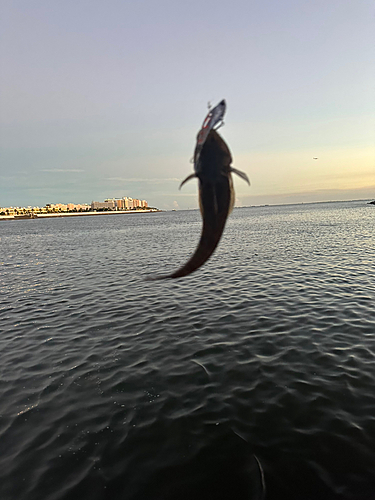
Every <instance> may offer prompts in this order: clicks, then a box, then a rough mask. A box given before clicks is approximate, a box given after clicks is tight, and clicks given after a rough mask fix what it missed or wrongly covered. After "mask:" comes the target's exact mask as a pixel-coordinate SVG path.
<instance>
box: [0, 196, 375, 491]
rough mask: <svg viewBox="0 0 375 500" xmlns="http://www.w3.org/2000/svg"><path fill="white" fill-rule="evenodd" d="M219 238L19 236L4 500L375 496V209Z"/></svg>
mask: <svg viewBox="0 0 375 500" xmlns="http://www.w3.org/2000/svg"><path fill="white" fill-rule="evenodd" d="M200 227H201V222H200V215H199V212H198V211H185V212H183V211H182V212H169V213H154V214H126V215H110V216H109V215H103V216H97V217H77V218H61V219H46V220H38V219H36V220H24V221H4V222H1V223H0V238H1V240H0V247H1V254H0V273H1V275H0V286H1V303H0V345H1V349H0V370H1V378H0V470H1V480H0V498H1V500H34V499H35V500H41V499H42V500H52V499H56V500H57V499H64V500H70V499H72V500H75V499H84V500H85V499H90V500H101V499H106V500H107V499H108V500H109V499H111V500H118V499H125V500H148V499H150V500H165V499H185V498H186V499H187V498H189V499H192V498H195V499H206V500H208V499H213V498H215V499H220V498H226V499H230V498H235V499H242V498H243V499H245V498H246V499H248V498H261V493H260V492H261V484H262V477H261V470H263V473H264V482H265V485H266V499H267V500H274V499H280V498H288V499H290V500H305V499H306V500H310V499H311V500H313V499H314V500H315V499H327V500H328V499H329V500H331V499H351V500H371V499H375V313H374V306H375V293H374V286H375V270H374V269H375V266H374V264H375V207H374V206H371V205H367V204H366V202H345V203H326V204H310V205H294V206H292V205H289V206H278V207H272V206H270V207H257V208H243V209H236V210H234V212H233V214H232V215H231V217H230V220H229V222H228V225H227V228H226V230H225V233H224V236H223V239H222V241H221V243H220V245H219V248H218V250H217V252H216V253H215V255H214V256H213V257H212V258H211V260H210V261H209V262H208V263H207V264H206V265H205V266H204V267H203V268H202V269H200V270H198V271H197V272H196V273H194V274H193V275H191V276H190V277H186V278H182V279H179V280H172V281H171V280H166V281H156V282H147V281H144V279H143V278H144V277H145V276H147V275H148V274H153V273H160V272H162V273H165V272H170V271H172V270H175V269H176V268H177V267H178V266H179V265H180V264H182V263H183V262H184V261H185V260H186V259H187V257H188V256H189V255H190V253H191V252H192V251H193V249H194V248H195V245H196V243H197V241H198V238H199V233H200ZM255 457H256V458H255Z"/></svg>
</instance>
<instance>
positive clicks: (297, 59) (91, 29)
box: [0, 0, 375, 209]
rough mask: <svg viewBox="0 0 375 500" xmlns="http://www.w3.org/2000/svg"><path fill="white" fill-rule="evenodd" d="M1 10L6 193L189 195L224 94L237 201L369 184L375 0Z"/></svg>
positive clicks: (9, 4) (17, 200) (364, 188)
mask: <svg viewBox="0 0 375 500" xmlns="http://www.w3.org/2000/svg"><path fill="white" fill-rule="evenodd" d="M0 19H1V20H0V147H1V156H0V206H3V207H7V206H28V205H32V206H35V205H39V206H44V205H45V204H46V203H69V202H71V203H91V201H93V200H95V201H103V200H104V199H105V198H113V197H115V198H121V197H123V196H130V197H133V198H140V199H145V200H147V201H148V202H149V204H150V205H151V206H155V207H158V208H161V209H172V208H176V209H188V208H190V209H193V208H197V206H198V199H197V182H196V181H195V180H193V181H190V182H189V183H188V184H186V185H184V186H183V188H182V189H181V190H179V189H178V187H179V184H180V182H181V180H183V179H184V178H185V177H186V176H187V175H189V174H190V173H191V172H192V170H193V165H192V164H191V162H190V160H191V158H192V155H193V151H194V146H195V138H196V134H197V132H198V131H199V129H200V127H201V125H202V122H203V119H204V117H205V115H206V113H207V104H208V102H211V104H212V105H216V104H217V103H218V102H219V101H220V100H221V99H223V98H225V99H226V102H227V113H226V117H225V125H224V127H223V128H221V129H220V134H221V135H222V137H223V138H224V140H225V141H226V142H227V144H228V146H229V148H230V150H231V152H232V156H233V166H234V167H236V168H237V169H240V170H243V171H245V172H246V173H247V175H248V176H249V178H250V181H251V186H250V187H249V186H248V185H247V184H246V183H244V182H243V181H242V180H241V179H239V178H236V179H235V180H234V182H235V191H236V205H237V206H247V205H261V204H279V203H300V202H310V201H314V202H315V201H328V200H348V199H368V198H372V199H374V198H375V106H374V104H375V86H374V81H375V51H374V46H375V45H374V42H375V9H374V5H373V2H372V0H371V1H370V0H330V1H328V2H327V0H283V1H282V2H281V1H280V0H232V1H230V2H228V1H227V0H222V1H221V2H217V1H213V0H199V1H198V0H189V1H181V0H158V1H156V0H137V1H135V0H132V1H130V0H105V1H104V0H55V1H53V2H51V0H33V1H32V2H30V0H3V2H2V6H1V12H0ZM313 158H318V159H317V160H314V159H313Z"/></svg>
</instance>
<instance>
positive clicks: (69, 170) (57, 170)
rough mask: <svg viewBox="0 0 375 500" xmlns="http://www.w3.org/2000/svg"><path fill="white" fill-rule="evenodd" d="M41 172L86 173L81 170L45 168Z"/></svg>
mask: <svg viewBox="0 0 375 500" xmlns="http://www.w3.org/2000/svg"><path fill="white" fill-rule="evenodd" d="M41 172H52V173H55V172H59V173H60V172H84V170H82V169H81V168H43V169H42V170H41Z"/></svg>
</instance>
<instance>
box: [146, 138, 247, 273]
mask: <svg viewBox="0 0 375 500" xmlns="http://www.w3.org/2000/svg"><path fill="white" fill-rule="evenodd" d="M197 147H198V146H197ZM231 163H232V155H231V153H230V151H229V148H228V146H227V144H226V143H225V141H224V140H223V139H222V137H221V136H220V135H219V134H218V133H217V132H216V130H211V131H210V133H209V134H208V136H207V139H206V141H205V143H204V145H203V147H202V148H201V149H200V154H199V160H198V161H197V163H196V164H195V173H194V174H192V175H190V176H189V177H187V178H186V179H185V180H184V181H183V182H182V184H184V183H185V182H186V181H188V180H189V179H191V178H193V177H197V178H198V182H199V207H200V210H201V214H202V219H203V228H202V233H201V237H200V240H199V243H198V246H197V248H196V250H195V252H194V254H193V255H192V256H191V258H190V259H189V260H188V261H187V262H186V264H184V265H183V266H182V267H181V268H180V269H178V270H177V271H175V272H174V273H172V274H169V275H166V276H155V277H151V278H150V279H152V280H154V279H165V278H182V277H183V276H187V275H189V274H191V273H192V272H193V271H196V270H197V269H198V268H199V267H201V266H202V265H203V264H204V263H205V262H206V261H207V260H208V259H209V258H210V257H211V255H212V254H213V253H214V251H215V249H216V247H217V245H218V243H219V241H220V238H221V235H222V234H223V231H224V227H225V223H226V220H227V217H228V215H229V213H230V212H231V210H232V208H233V204H234V190H233V181H232V175H231V172H235V173H238V174H239V175H240V176H241V177H242V178H245V180H247V182H248V179H247V176H246V174H243V173H242V172H238V171H237V170H235V169H233V168H232V167H231V166H230V165H231ZM182 184H181V186H182Z"/></svg>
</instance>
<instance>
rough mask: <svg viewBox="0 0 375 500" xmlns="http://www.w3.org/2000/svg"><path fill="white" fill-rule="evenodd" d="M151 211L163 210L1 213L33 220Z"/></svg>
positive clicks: (5, 218)
mask: <svg viewBox="0 0 375 500" xmlns="http://www.w3.org/2000/svg"><path fill="white" fill-rule="evenodd" d="M150 212H161V210H159V209H157V208H147V209H142V210H113V211H112V210H108V211H106V210H103V211H100V212H97V211H91V210H90V211H85V212H59V213H51V214H43V213H33V214H20V215H0V220H32V219H47V218H56V217H76V216H87V215H120V214H137V213H138V214H140V213H150Z"/></svg>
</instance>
